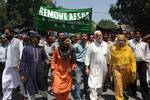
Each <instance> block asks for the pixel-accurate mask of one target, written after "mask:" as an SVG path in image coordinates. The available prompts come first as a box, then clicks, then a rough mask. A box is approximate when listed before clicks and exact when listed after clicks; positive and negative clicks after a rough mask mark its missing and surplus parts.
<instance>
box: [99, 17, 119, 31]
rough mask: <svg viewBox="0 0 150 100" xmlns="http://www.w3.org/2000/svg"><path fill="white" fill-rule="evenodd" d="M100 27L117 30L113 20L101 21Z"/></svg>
mask: <svg viewBox="0 0 150 100" xmlns="http://www.w3.org/2000/svg"><path fill="white" fill-rule="evenodd" d="M97 25H98V26H99V27H101V28H104V29H116V28H117V25H116V24H115V23H114V22H112V21H111V20H104V19H103V20H100V21H99V22H98V24H97Z"/></svg>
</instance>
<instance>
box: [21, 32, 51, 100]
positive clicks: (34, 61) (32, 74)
mask: <svg viewBox="0 0 150 100" xmlns="http://www.w3.org/2000/svg"><path fill="white" fill-rule="evenodd" d="M30 38H31V39H30V40H31V45H28V46H26V47H25V48H24V50H23V53H22V58H21V64H20V68H19V72H20V75H21V79H22V81H23V82H24V86H25V89H26V92H27V94H29V95H30V97H31V100H34V99H35V94H37V93H39V91H42V93H45V92H46V91H47V86H46V81H45V78H46V76H47V75H46V73H45V72H44V62H45V61H47V60H48V58H47V55H46V53H45V50H44V48H43V47H41V46H39V45H38V43H39V35H37V33H32V34H31V37H30ZM42 100H47V98H46V94H44V95H43V99H42Z"/></svg>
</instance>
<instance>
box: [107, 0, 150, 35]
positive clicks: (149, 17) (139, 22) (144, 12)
mask: <svg viewBox="0 0 150 100" xmlns="http://www.w3.org/2000/svg"><path fill="white" fill-rule="evenodd" d="M109 13H110V15H111V16H112V18H113V19H115V20H117V21H118V22H119V24H127V25H133V26H134V27H135V28H140V29H141V30H142V31H143V32H150V28H149V26H150V0H117V3H116V4H115V5H111V8H110V10H109Z"/></svg>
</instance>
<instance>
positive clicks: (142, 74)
mask: <svg viewBox="0 0 150 100" xmlns="http://www.w3.org/2000/svg"><path fill="white" fill-rule="evenodd" d="M136 64H137V75H138V76H139V80H140V87H141V93H142V97H143V100H150V99H149V98H150V94H149V88H148V83H147V81H146V78H147V76H146V70H147V67H146V62H145V61H141V62H137V63H136ZM136 81H137V80H136ZM136 81H135V83H133V84H130V89H131V94H136V91H137V85H136Z"/></svg>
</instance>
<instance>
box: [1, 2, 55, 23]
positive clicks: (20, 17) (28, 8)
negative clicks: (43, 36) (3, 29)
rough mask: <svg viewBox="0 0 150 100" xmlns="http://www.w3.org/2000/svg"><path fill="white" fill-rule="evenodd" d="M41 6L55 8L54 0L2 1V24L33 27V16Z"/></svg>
mask: <svg viewBox="0 0 150 100" xmlns="http://www.w3.org/2000/svg"><path fill="white" fill-rule="evenodd" d="M40 5H47V6H55V5H54V4H53V2H52V0H7V2H4V0H0V23H2V22H1V21H3V23H5V24H8V25H12V26H18V25H33V14H34V12H35V11H36V9H37V8H38V7H39V6H40Z"/></svg>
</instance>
